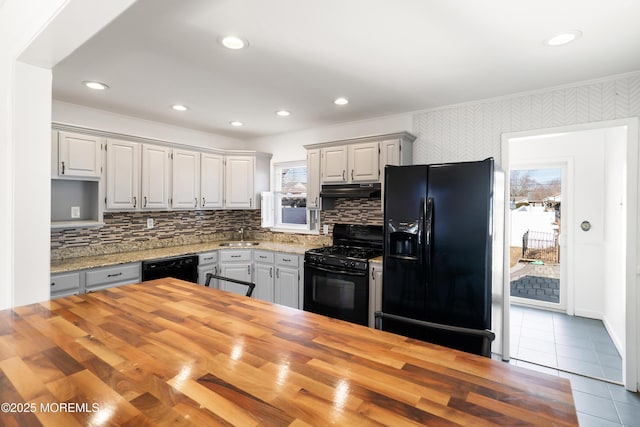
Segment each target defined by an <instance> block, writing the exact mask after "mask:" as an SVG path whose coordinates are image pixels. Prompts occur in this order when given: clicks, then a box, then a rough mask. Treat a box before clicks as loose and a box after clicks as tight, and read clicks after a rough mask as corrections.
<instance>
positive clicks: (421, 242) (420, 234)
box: [417, 197, 426, 263]
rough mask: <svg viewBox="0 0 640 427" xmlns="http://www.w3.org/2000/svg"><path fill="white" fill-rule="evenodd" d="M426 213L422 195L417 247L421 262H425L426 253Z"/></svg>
mask: <svg viewBox="0 0 640 427" xmlns="http://www.w3.org/2000/svg"><path fill="white" fill-rule="evenodd" d="M425 214H426V204H425V199H424V197H421V198H420V213H419V215H418V242H417V249H418V254H417V255H418V262H419V263H422V262H423V256H422V254H423V253H424V250H423V246H424V240H425V236H424V226H425Z"/></svg>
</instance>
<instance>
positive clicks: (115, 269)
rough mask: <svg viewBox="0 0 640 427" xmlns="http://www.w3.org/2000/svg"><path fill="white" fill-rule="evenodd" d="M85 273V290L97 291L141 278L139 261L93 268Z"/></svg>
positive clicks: (127, 283)
mask: <svg viewBox="0 0 640 427" xmlns="http://www.w3.org/2000/svg"><path fill="white" fill-rule="evenodd" d="M85 274H86V276H85V288H86V291H87V292H91V291H99V290H102V289H106V288H112V287H114V286H123V285H129V284H131V283H138V282H140V280H142V275H141V273H140V263H139V262H132V263H128V264H120V265H117V266H112V267H101V268H93V269H91V270H88V271H87V272H86V273H85Z"/></svg>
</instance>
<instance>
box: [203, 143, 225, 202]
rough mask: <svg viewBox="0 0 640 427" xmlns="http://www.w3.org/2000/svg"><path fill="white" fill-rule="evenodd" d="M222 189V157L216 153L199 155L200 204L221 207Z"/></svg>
mask: <svg viewBox="0 0 640 427" xmlns="http://www.w3.org/2000/svg"><path fill="white" fill-rule="evenodd" d="M223 191H224V157H223V156H220V155H218V154H209V153H202V154H201V155H200V206H201V207H203V208H209V209H216V208H222V194H223Z"/></svg>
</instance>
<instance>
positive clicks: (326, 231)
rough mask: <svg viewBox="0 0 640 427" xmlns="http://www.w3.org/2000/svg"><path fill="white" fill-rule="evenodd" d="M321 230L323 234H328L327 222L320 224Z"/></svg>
mask: <svg viewBox="0 0 640 427" xmlns="http://www.w3.org/2000/svg"><path fill="white" fill-rule="evenodd" d="M322 232H323V233H324V234H329V226H328V225H327V224H325V225H323V226H322Z"/></svg>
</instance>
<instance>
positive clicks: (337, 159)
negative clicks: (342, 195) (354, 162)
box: [321, 145, 348, 184]
mask: <svg viewBox="0 0 640 427" xmlns="http://www.w3.org/2000/svg"><path fill="white" fill-rule="evenodd" d="M321 154H322V162H321V167H322V182H323V183H334V184H335V183H344V182H347V166H348V165H347V146H346V145H341V146H338V147H328V148H323V149H322V150H321Z"/></svg>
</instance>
